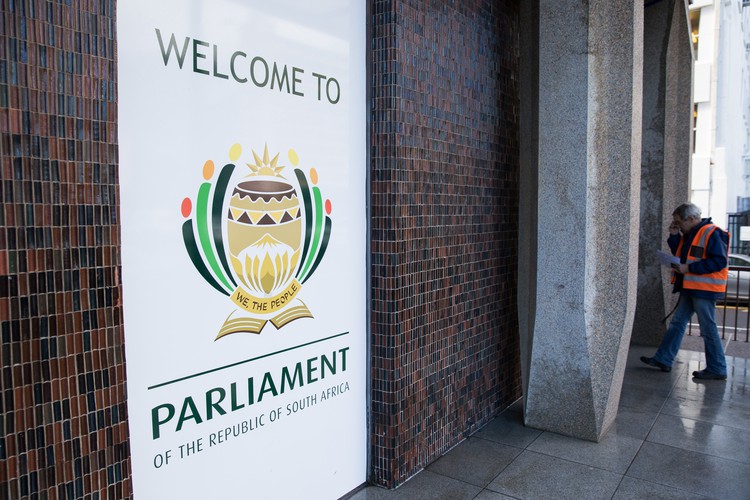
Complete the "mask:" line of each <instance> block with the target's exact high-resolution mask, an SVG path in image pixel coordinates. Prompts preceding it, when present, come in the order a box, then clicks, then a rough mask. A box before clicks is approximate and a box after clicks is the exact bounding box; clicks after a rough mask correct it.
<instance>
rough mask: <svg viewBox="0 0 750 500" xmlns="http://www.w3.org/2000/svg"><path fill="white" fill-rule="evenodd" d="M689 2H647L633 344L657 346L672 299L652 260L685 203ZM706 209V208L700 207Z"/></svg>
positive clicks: (662, 273) (666, 281) (667, 275)
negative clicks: (674, 217)
mask: <svg viewBox="0 0 750 500" xmlns="http://www.w3.org/2000/svg"><path fill="white" fill-rule="evenodd" d="M687 8H688V6H687V1H686V0H666V1H662V2H657V3H650V4H649V5H648V6H647V7H646V8H645V10H644V22H643V39H644V43H643V66H644V68H648V71H644V72H643V148H642V149H643V150H642V155H641V231H640V239H639V259H638V301H637V303H636V312H635V320H634V324H633V335H632V338H631V342H633V343H634V344H641V345H654V346H656V345H659V343H660V342H661V339H662V337H663V336H664V331H665V329H666V325H665V324H664V323H663V322H662V319H663V318H664V317H665V316H666V315H667V314H669V312H670V311H671V310H672V308H673V307H674V305H675V303H676V301H677V297H676V296H673V295H672V287H671V285H669V278H670V275H671V273H670V271H669V270H667V269H666V268H663V267H662V266H659V265H658V264H657V263H656V261H655V257H654V256H655V254H656V251H657V250H663V251H665V252H668V251H669V248H668V247H667V242H666V237H667V228H668V227H669V223H670V222H671V221H672V211H673V210H674V209H675V208H676V207H677V206H678V205H680V204H681V203H685V202H686V201H688V197H689V178H690V158H691V155H690V152H691V151H692V146H691V141H692V136H693V134H692V118H691V113H692V100H691V95H692V91H691V87H692V86H691V85H690V82H691V80H692V67H693V64H692V60H693V55H692V44H691V41H690V29H689V20H688V15H687ZM704 211H705V208H704Z"/></svg>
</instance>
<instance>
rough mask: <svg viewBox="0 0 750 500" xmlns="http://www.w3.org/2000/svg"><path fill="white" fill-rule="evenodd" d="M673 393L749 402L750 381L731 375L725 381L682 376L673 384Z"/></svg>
mask: <svg viewBox="0 0 750 500" xmlns="http://www.w3.org/2000/svg"><path fill="white" fill-rule="evenodd" d="M673 394H675V395H680V396H684V397H687V398H692V399H698V398H699V399H701V400H702V399H723V400H725V401H745V402H750V381H744V380H737V379H736V378H734V377H732V376H731V375H730V376H729V377H728V378H727V380H726V381H715V380H708V381H704V380H697V379H694V378H692V377H684V378H681V379H680V380H678V381H677V384H675V387H674V391H673Z"/></svg>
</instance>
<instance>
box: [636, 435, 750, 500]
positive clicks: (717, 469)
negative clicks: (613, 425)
mask: <svg viewBox="0 0 750 500" xmlns="http://www.w3.org/2000/svg"><path fill="white" fill-rule="evenodd" d="M626 475H627V476H628V477H633V478H637V479H643V480H646V481H650V482H653V483H658V484H663V485H666V486H670V487H673V488H678V489H684V490H686V491H691V492H693V493H695V494H699V495H705V496H710V497H712V498H721V499H725V500H731V499H736V500H747V498H748V492H749V491H750V466H748V465H745V464H741V463H739V462H735V461H732V460H726V459H723V458H718V457H713V456H710V455H705V454H703V453H696V452H694V451H688V450H683V449H680V448H674V447H671V446H664V445H661V444H656V443H650V442H648V441H647V442H645V443H643V447H642V448H641V450H640V451H639V452H638V454H637V455H636V457H635V460H634V461H633V465H631V466H630V469H628V472H627V474H626Z"/></svg>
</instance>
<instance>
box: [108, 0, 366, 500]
mask: <svg viewBox="0 0 750 500" xmlns="http://www.w3.org/2000/svg"><path fill="white" fill-rule="evenodd" d="M117 33H118V37H117V42H118V80H119V87H118V94H119V95H118V113H119V123H118V127H119V145H120V187H121V223H122V279H123V314H124V328H125V347H126V356H127V360H126V361H127V390H128V420H129V425H130V442H131V452H132V454H131V457H132V465H133V485H134V493H135V495H136V496H137V497H138V498H310V497H311V495H312V496H314V497H318V498H337V497H339V496H341V495H344V494H345V493H347V492H348V491H350V490H352V489H354V488H356V487H357V486H359V485H360V484H362V483H363V482H364V481H365V479H366V477H365V475H366V440H367V430H366V326H365V321H366V312H365V301H366V295H365V273H366V261H365V253H366V246H365V245H366V241H365V237H366V212H365V198H366V197H365V194H366V177H365V172H366V156H365V155H366V138H365V116H366V115H365V53H364V47H365V4H364V3H363V2H348V1H345V0H331V1H326V2H323V3H320V2H290V1H275V2H261V1H247V2H232V1H222V0H218V1H217V0H211V1H208V0H192V1H183V0H179V1H177V0H170V1H162V0H160V1H159V2H150V1H146V0H127V1H121V2H118V11H117Z"/></svg>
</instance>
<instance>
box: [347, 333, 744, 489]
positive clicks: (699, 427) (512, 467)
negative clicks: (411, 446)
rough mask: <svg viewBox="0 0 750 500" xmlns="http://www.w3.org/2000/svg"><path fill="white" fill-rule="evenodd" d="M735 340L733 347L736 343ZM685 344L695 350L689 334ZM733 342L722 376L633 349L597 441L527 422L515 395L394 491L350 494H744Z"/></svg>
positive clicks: (739, 363) (691, 357)
mask: <svg viewBox="0 0 750 500" xmlns="http://www.w3.org/2000/svg"><path fill="white" fill-rule="evenodd" d="M734 344H736V345H734ZM683 347H687V348H696V349H702V342H701V339H700V338H698V337H694V338H690V337H686V338H685V342H684V343H683ZM748 347H750V346H745V345H739V343H734V342H732V343H730V345H729V346H728V347H727V354H732V353H733V352H735V353H737V354H736V355H735V356H727V365H728V366H729V377H728V379H727V380H726V381H710V382H709V381H706V382H702V381H694V380H693V379H692V377H691V375H690V374H691V373H692V372H693V371H694V370H697V369H701V368H703V362H702V361H701V360H702V359H703V354H702V353H701V352H696V351H690V350H686V349H685V350H682V351H680V353H679V355H678V358H677V362H676V363H675V365H674V367H673V370H672V372H671V373H663V372H660V371H658V370H655V369H653V368H649V367H647V366H646V365H644V364H642V363H640V362H639V361H638V358H639V357H640V356H642V355H647V356H650V355H651V354H653V351H654V349H653V348H651V347H640V346H632V347H631V349H630V352H629V356H628V365H627V368H626V371H625V380H624V383H623V389H622V397H621V398H620V409H619V412H618V415H617V419H616V421H615V423H614V424H613V426H612V428H611V429H610V431H609V432H608V433H607V435H606V436H605V437H604V439H603V440H602V442H601V443H598V444H597V443H592V442H588V441H582V440H578V439H573V438H568V437H564V436H560V435H557V434H553V433H550V432H542V431H538V430H535V429H531V428H527V427H524V425H523V417H522V409H521V401H518V402H517V403H516V404H514V405H513V406H511V407H510V408H509V409H507V410H506V411H504V412H503V413H502V414H500V415H499V416H498V417H497V418H495V419H494V420H493V421H492V422H490V423H489V424H487V425H486V426H485V427H484V428H482V429H481V430H479V431H478V432H477V433H476V434H474V435H473V436H471V437H469V438H468V439H466V440H465V441H463V442H462V443H461V444H459V445H458V446H456V447H455V448H453V449H452V450H451V451H450V452H449V453H447V454H445V455H444V456H443V457H441V458H440V459H438V460H437V461H435V462H434V463H432V464H431V465H430V466H428V467H427V468H426V469H425V470H423V471H422V472H420V473H419V474H417V475H416V476H415V477H413V478H412V479H411V480H409V481H407V482H406V483H405V484H404V485H402V486H401V487H400V488H398V489H396V490H393V491H388V490H385V489H382V488H378V487H374V486H370V487H367V488H365V489H363V490H361V491H359V492H357V493H356V494H355V495H353V496H352V497H351V499H352V500H391V499H409V500H419V499H425V500H427V499H429V500H434V499H477V500H499V499H506V498H524V499H539V498H548V499H565V498H570V499H575V500H578V499H584V498H590V499H597V500H599V499H642V498H660V499H663V498H669V499H703V498H714V499H722V500H727V499H737V500H747V499H748V498H750V360H748V359H747V358H745V357H740V355H741V354H744V353H745V352H748V349H747V348H748Z"/></svg>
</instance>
